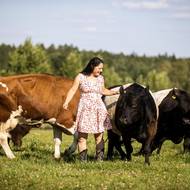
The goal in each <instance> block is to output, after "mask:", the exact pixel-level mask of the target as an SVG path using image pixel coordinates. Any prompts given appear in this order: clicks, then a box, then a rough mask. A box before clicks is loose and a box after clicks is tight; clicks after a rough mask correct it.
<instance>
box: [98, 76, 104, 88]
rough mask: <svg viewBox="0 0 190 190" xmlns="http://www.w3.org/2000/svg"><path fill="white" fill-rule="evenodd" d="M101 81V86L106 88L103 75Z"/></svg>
mask: <svg viewBox="0 0 190 190" xmlns="http://www.w3.org/2000/svg"><path fill="white" fill-rule="evenodd" d="M99 80H100V83H101V86H104V77H103V76H102V75H100V76H99Z"/></svg>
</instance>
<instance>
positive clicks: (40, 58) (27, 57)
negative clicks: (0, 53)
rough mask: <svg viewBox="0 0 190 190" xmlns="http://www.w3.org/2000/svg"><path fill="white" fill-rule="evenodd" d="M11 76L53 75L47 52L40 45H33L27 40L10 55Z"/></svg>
mask: <svg viewBox="0 0 190 190" xmlns="http://www.w3.org/2000/svg"><path fill="white" fill-rule="evenodd" d="M8 72H9V73H10V74H23V73H51V70H50V64H49V60H48V57H47V55H46V52H45V51H44V50H43V49H42V47H41V46H40V45H33V44H32V42H31V40H30V39H26V40H25V42H24V44H23V45H20V46H19V47H18V48H17V49H16V50H15V51H14V52H11V53H10V61H9V71H8Z"/></svg>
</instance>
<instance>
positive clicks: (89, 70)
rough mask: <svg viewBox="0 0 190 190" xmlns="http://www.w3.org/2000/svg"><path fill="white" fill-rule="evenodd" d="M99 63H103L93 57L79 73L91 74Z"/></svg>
mask: <svg viewBox="0 0 190 190" xmlns="http://www.w3.org/2000/svg"><path fill="white" fill-rule="evenodd" d="M100 63H104V62H103V60H102V59H100V58H99V57H93V58H92V59H91V60H90V61H89V62H88V64H87V65H86V67H85V68H84V69H83V70H82V71H81V73H82V74H84V75H90V74H91V73H92V72H93V70H94V68H95V67H96V66H98V65H99V64H100Z"/></svg>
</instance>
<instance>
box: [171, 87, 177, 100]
mask: <svg viewBox="0 0 190 190" xmlns="http://www.w3.org/2000/svg"><path fill="white" fill-rule="evenodd" d="M176 96H177V94H176V91H175V88H173V89H172V99H174V100H175V99H176Z"/></svg>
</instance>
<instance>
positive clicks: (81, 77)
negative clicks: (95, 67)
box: [78, 73, 84, 84]
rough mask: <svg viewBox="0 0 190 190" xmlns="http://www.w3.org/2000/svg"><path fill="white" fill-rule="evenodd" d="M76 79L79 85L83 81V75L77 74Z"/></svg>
mask: <svg viewBox="0 0 190 190" xmlns="http://www.w3.org/2000/svg"><path fill="white" fill-rule="evenodd" d="M78 77H79V83H80V84H81V83H82V81H83V78H84V75H83V74H82V73H79V74H78Z"/></svg>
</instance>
